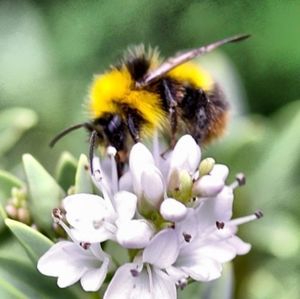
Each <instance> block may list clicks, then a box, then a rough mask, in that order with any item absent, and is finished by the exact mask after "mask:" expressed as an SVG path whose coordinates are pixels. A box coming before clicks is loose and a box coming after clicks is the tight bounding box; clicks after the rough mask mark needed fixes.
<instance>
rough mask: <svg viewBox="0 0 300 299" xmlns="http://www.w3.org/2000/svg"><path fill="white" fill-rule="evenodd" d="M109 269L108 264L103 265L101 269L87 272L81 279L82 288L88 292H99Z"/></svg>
mask: <svg viewBox="0 0 300 299" xmlns="http://www.w3.org/2000/svg"><path fill="white" fill-rule="evenodd" d="M107 267H108V263H103V264H102V266H101V268H95V269H91V270H89V271H87V272H86V273H85V274H84V275H83V276H82V277H81V279H80V283H81V285H82V288H83V289H84V290H85V291H87V292H96V291H98V290H99V289H100V287H101V285H102V284H103V281H104V279H105V277H106V274H107Z"/></svg>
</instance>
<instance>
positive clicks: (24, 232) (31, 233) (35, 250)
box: [5, 219, 53, 264]
mask: <svg viewBox="0 0 300 299" xmlns="http://www.w3.org/2000/svg"><path fill="white" fill-rule="evenodd" d="M5 224H6V225H7V226H8V227H9V229H10V230H11V232H12V233H13V234H14V235H15V237H16V238H17V240H18V241H19V242H20V244H21V245H22V246H23V247H24V249H25V250H26V252H27V254H28V256H29V257H30V259H31V260H32V262H33V263H34V264H36V263H37V261H38V259H39V258H40V257H41V256H42V255H43V254H44V253H45V252H46V251H47V250H48V249H49V248H50V247H51V245H52V244H53V243H52V241H50V240H49V239H48V238H46V237H45V236H44V235H42V234H41V233H39V232H38V231H36V230H35V229H33V228H31V227H29V226H28V225H25V224H23V223H21V222H18V221H15V220H11V219H5Z"/></svg>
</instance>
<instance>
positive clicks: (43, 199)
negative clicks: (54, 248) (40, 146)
mask: <svg viewBox="0 0 300 299" xmlns="http://www.w3.org/2000/svg"><path fill="white" fill-rule="evenodd" d="M23 163H24V169H25V173H26V178H27V182H28V187H29V209H30V211H31V213H32V216H33V218H34V220H35V223H36V224H37V226H38V227H39V228H40V229H42V230H43V231H46V232H48V233H49V232H51V226H52V217H51V211H52V210H53V208H55V207H58V206H59V204H60V201H61V199H62V198H63V197H64V195H65V193H64V191H63V190H62V189H61V187H60V186H59V185H58V184H57V183H56V181H55V180H54V178H53V177H52V176H51V175H50V174H49V173H48V172H47V171H46V170H45V169H44V168H43V166H42V165H40V164H39V162H38V161H37V160H35V159H34V158H33V157H32V156H31V155H29V154H25V155H24V156H23Z"/></svg>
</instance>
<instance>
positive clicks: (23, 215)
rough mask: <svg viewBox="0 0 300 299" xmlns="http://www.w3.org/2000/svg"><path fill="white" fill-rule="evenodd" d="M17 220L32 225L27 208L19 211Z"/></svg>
mask: <svg viewBox="0 0 300 299" xmlns="http://www.w3.org/2000/svg"><path fill="white" fill-rule="evenodd" d="M17 214H18V215H17V219H18V220H19V221H20V222H22V223H25V224H30V222H31V220H30V214H29V211H28V209H26V208H19V209H18V211H17Z"/></svg>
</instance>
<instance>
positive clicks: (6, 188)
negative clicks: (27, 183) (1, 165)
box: [0, 170, 24, 205]
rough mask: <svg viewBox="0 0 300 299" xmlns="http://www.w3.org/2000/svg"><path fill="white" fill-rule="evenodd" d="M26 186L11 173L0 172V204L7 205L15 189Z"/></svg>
mask: <svg viewBox="0 0 300 299" xmlns="http://www.w3.org/2000/svg"><path fill="white" fill-rule="evenodd" d="M23 185H24V184H23V183H22V182H21V181H20V180H19V179H18V178H17V177H15V176H13V175H11V174H10V173H8V172H6V171H4V170H0V203H1V204H3V205H5V203H6V201H7V199H8V198H9V197H10V196H11V189H12V188H13V187H17V188H21V187H22V186H23Z"/></svg>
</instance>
